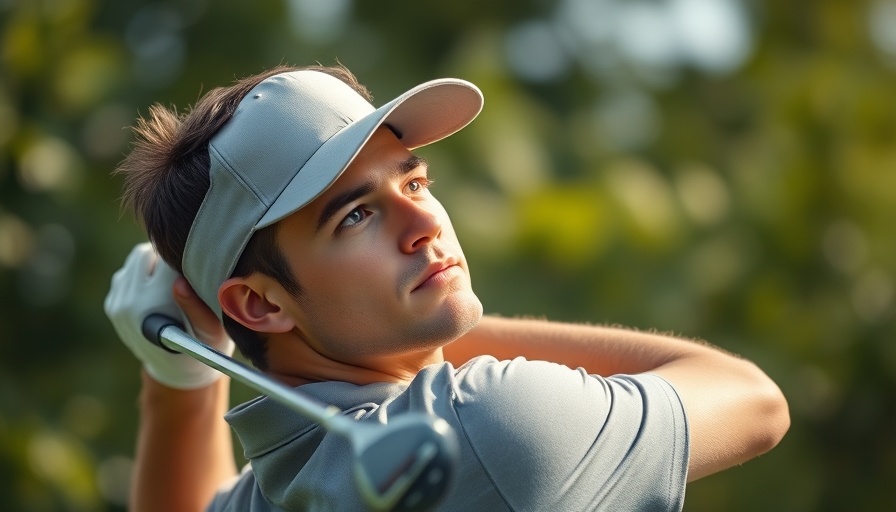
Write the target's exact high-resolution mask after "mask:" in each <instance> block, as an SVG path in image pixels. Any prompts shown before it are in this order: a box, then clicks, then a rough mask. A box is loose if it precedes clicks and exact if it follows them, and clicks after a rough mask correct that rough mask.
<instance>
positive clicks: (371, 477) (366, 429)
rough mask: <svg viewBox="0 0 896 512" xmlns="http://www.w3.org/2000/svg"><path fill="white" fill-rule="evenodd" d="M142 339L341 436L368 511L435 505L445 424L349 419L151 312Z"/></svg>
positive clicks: (449, 451) (446, 469)
mask: <svg viewBox="0 0 896 512" xmlns="http://www.w3.org/2000/svg"><path fill="white" fill-rule="evenodd" d="M142 327H143V335H144V336H145V337H146V338H147V339H148V340H149V341H151V342H152V343H154V344H156V345H158V346H160V347H162V348H163V349H165V350H168V351H169V352H179V353H185V354H188V355H190V356H192V357H193V358H195V359H197V360H198V361H201V362H203V363H205V364H207V365H208V366H210V367H212V368H214V369H216V370H218V371H220V372H222V373H224V374H226V375H229V376H230V377H231V378H233V379H236V380H238V381H240V382H242V383H243V384H246V385H248V386H250V387H252V388H254V389H256V390H258V391H260V392H261V393H263V394H265V395H267V396H269V397H270V398H272V399H274V400H277V401H278V402H281V403H283V404H284V405H286V406H288V407H290V408H291V409H293V410H295V411H296V412H298V413H299V414H301V415H303V416H305V417H306V418H309V419H311V420H314V421H315V422H317V423H319V424H320V425H321V426H323V427H324V428H325V429H327V430H328V431H329V432H333V433H335V434H339V435H341V436H344V437H345V438H347V439H348V440H349V442H350V443H351V445H352V448H353V451H354V462H353V466H354V472H355V478H356V480H357V483H358V489H359V491H360V493H361V497H362V498H363V499H364V501H365V503H367V505H368V506H369V507H370V508H371V509H373V510H394V511H421V510H428V509H430V508H432V507H433V506H435V505H436V504H438V502H439V501H440V500H441V499H442V497H443V496H444V494H445V491H446V490H447V488H448V485H449V483H450V481H451V478H452V477H453V474H454V468H455V463H456V459H457V451H458V447H457V439H456V437H455V434H454V431H453V430H452V429H451V426H450V425H448V423H447V422H445V420H443V419H441V418H435V417H432V416H429V415H426V414H406V415H402V416H398V417H396V419H395V421H390V422H389V423H388V424H385V425H380V424H370V423H364V422H360V421H355V420H353V419H351V418H350V417H348V416H345V415H343V414H340V412H341V411H340V410H339V409H338V408H337V407H335V406H333V405H327V404H324V403H322V402H320V401H318V400H316V399H314V398H312V397H310V396H308V395H304V394H302V393H301V392H299V391H298V390H296V389H294V388H291V387H288V386H286V385H284V384H282V383H280V382H277V381H275V380H273V379H271V378H270V377H267V376H265V375H263V374H261V373H260V372H258V371H256V370H255V369H253V368H251V367H249V366H248V365H245V364H243V363H241V362H239V361H236V360H235V359H233V358H231V357H229V356H227V355H225V354H223V353H221V352H219V351H217V350H215V349H213V348H211V347H209V346H208V345H206V344H204V343H202V342H201V341H199V340H197V339H196V338H194V337H192V336H190V335H189V334H187V333H186V332H185V331H184V330H183V328H182V326H181V325H180V323H178V322H177V321H175V320H173V319H171V318H170V317H167V316H165V315H160V314H153V315H149V316H148V317H146V319H145V320H144V321H143V326H142Z"/></svg>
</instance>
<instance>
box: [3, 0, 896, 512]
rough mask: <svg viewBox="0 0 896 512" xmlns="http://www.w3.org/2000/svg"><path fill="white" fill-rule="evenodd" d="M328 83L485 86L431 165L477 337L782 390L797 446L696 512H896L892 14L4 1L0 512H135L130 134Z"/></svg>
mask: <svg viewBox="0 0 896 512" xmlns="http://www.w3.org/2000/svg"><path fill="white" fill-rule="evenodd" d="M337 59H338V60H339V61H341V62H342V63H344V64H346V65H347V66H348V67H349V68H351V69H352V70H353V71H355V73H356V74H357V75H359V77H360V78H361V80H362V81H363V82H364V83H366V84H367V85H368V86H369V87H370V89H371V90H372V91H373V93H374V95H375V98H376V99H378V100H380V101H379V103H382V102H383V101H385V100H388V99H390V98H392V97H393V96H394V95H395V94H398V93H400V92H402V91H404V90H405V89H406V88H408V87H410V86H412V85H415V84H416V83H419V82H421V81H424V80H426V79H430V78H435V77H439V76H457V77H461V78H465V79H468V80H471V81H473V82H475V83H477V84H478V85H479V86H480V87H481V88H482V89H483V91H484V93H485V96H486V108H485V111H484V112H483V114H482V115H481V116H480V118H479V119H478V120H477V121H476V122H475V123H474V124H473V125H471V126H470V127H469V128H468V129H466V130H464V131H463V132H461V133H459V134H458V135H456V136H454V137H452V138H451V139H450V140H447V141H444V142H442V143H439V144H436V145H434V146H432V147H429V148H425V149H423V150H421V153H422V154H423V155H424V156H426V157H427V158H428V159H429V160H430V161H431V163H432V165H433V168H434V172H433V175H434V177H435V179H436V182H437V184H436V186H435V191H436V193H437V194H438V195H439V197H440V198H441V199H442V200H443V202H444V203H445V205H446V206H447V208H448V210H449V212H451V213H452V214H453V218H454V222H455V224H456V228H457V231H458V233H459V235H460V237H461V240H462V241H463V242H464V246H465V250H466V252H467V256H468V258H469V260H470V262H471V267H472V269H473V278H474V285H475V287H476V289H477V291H478V292H479V294H480V297H481V298H482V299H483V302H484V304H485V306H486V309H487V311H489V312H494V313H501V314H506V315H522V314H524V315H544V316H547V317H549V318H554V319H558V320H570V321H592V322H601V323H620V324H625V325H632V326H636V327H639V328H644V329H650V328H653V329H658V330H661V331H671V332H675V333H681V334H683V335H687V336H693V337H699V338H704V339H707V340H709V341H711V342H713V343H715V344H718V345H720V346H722V347H724V348H726V349H729V350H732V351H734V352H737V353H740V354H743V355H745V356H746V357H748V358H750V359H752V360H754V361H756V362H757V363H758V364H759V365H760V366H761V367H762V368H764V369H765V370H766V371H767V372H768V373H769V374H770V375H771V376H772V377H774V379H775V380H776V381H777V382H779V383H780V385H781V387H782V389H783V390H784V392H785V394H786V395H787V397H788V398H789V402H790V406H791V413H792V420H793V426H792V428H791V431H790V433H789V434H788V435H787V437H786V438H785V440H784V441H783V442H782V444H781V445H780V446H779V447H778V448H777V449H775V450H774V451H772V452H771V453H769V454H767V455H765V456H763V457H761V458H759V459H757V460H754V461H751V462H749V463H747V464H745V465H743V466H741V467H738V468H734V469H731V470H729V471H726V472H724V473H721V474H718V475H715V476H712V477H709V478H707V479H705V480H702V481H699V482H696V483H694V484H692V485H690V486H689V488H688V495H687V501H686V505H685V509H686V510H691V511H703V510H726V511H738V510H743V511H747V510H749V511H753V510H787V511H826V510H830V511H840V510H885V509H890V507H892V506H893V505H894V498H893V492H892V488H891V485H892V483H893V481H894V479H896V438H894V436H893V435H892V434H893V433H894V432H896V396H894V395H896V341H894V334H896V330H894V319H896V317H894V276H896V237H894V236H893V234H892V230H893V227H892V226H893V221H894V219H896V100H894V98H896V95H894V93H893V91H894V90H896V1H894V0H873V1H857V2H840V1H836V0H815V1H809V2H796V3H793V2H771V1H759V2H740V1H738V0H649V1H648V0H628V1H623V0H556V1H553V2H548V1H544V0H522V1H515V2H511V1H508V0H494V1H491V2H472V1H454V2H426V1H417V2H414V1H408V0H396V1H392V2H363V1H353V0H329V1H327V2H322V1H321V2H315V1H314V0H254V1H252V2H245V1H237V0H217V1H216V0H188V1H175V0H167V1H165V0H159V1H154V2H148V1H137V0H104V1H103V0H0V301H2V302H0V305H2V307H0V509H2V510H10V511H19V510H21V511H37V510H40V511H44V510H75V511H82V510H83V511H98V510H123V508H124V506H123V503H124V501H125V496H126V493H127V478H128V471H129V468H130V457H131V456H132V453H133V444H134V440H133V438H134V432H135V425H136V405H135V404H136V399H135V397H136V393H137V390H138V365H137V363H136V362H135V361H134V360H133V358H132V357H131V356H130V354H129V353H128V352H127V351H126V349H125V348H124V347H122V346H120V345H119V344H118V342H117V341H116V339H115V336H114V334H113V332H112V330H111V328H110V326H109V325H108V324H107V322H106V320H105V317H104V316H103V313H102V308H101V304H102V300H103V297H104V296H105V293H106V291H107V287H108V283H109V279H110V276H111V274H112V272H113V271H114V270H115V269H117V268H118V266H119V264H120V263H121V262H122V260H123V258H124V256H125V254H126V253H127V251H128V250H129V248H130V247H131V245H133V244H134V243H135V242H137V241H140V240H141V238H142V234H141V232H140V231H139V229H138V228H137V227H136V225H135V223H134V222H133V219H132V218H131V217H130V215H129V214H128V213H127V212H124V213H122V212H121V210H120V208H119V205H118V203H117V198H118V195H119V190H120V185H121V183H120V180H119V179H117V178H113V177H110V171H111V170H112V169H113V168H114V166H115V165H116V163H117V162H118V161H119V160H120V159H121V158H122V156H123V154H124V153H125V152H126V150H127V144H128V142H129V140H130V139H129V138H130V133H129V132H128V131H127V130H126V129H125V127H126V126H129V125H130V124H131V123H132V122H133V120H134V118H135V117H136V116H137V115H138V114H140V113H145V112H146V111H147V107H148V106H149V105H150V104H151V103H153V102H156V101H158V102H160V103H163V104H173V105H176V106H178V107H180V108H185V107H187V106H188V105H189V104H190V103H192V102H193V101H195V100H196V99H197V98H198V97H199V96H200V95H201V93H202V92H203V91H207V90H208V89H210V88H212V87H215V86H218V85H226V84H228V83H230V82H231V81H232V80H233V79H234V78H237V77H241V76H245V75H248V74H251V73H254V72H258V71H261V70H262V69H265V68H267V67H270V66H273V65H276V64H279V63H290V64H310V63H313V62H315V61H320V62H322V63H325V64H330V63H333V62H335V61H336V60H337ZM234 395H235V396H234V400H238V399H242V398H245V396H246V392H245V391H244V390H239V389H236V390H235V391H234Z"/></svg>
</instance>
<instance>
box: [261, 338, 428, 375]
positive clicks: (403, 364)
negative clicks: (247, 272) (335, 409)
mask: <svg viewBox="0 0 896 512" xmlns="http://www.w3.org/2000/svg"><path fill="white" fill-rule="evenodd" d="M267 355H268V361H269V366H268V370H267V371H266V373H267V374H268V375H270V376H271V377H272V378H274V379H276V380H279V381H280V382H283V383H284V384H287V385H289V386H299V385H301V384H308V383H310V382H325V381H341V382H349V383H351V384H356V385H359V386H363V385H367V384H373V383H377V382H392V383H402V382H410V381H411V380H413V379H414V377H416V376H417V373H418V372H419V371H420V370H421V369H423V368H424V367H425V366H428V365H431V364H437V363H441V362H444V360H445V358H444V356H443V355H442V347H436V348H434V349H427V350H421V351H418V352H410V353H403V354H397V355H388V356H377V357H369V358H363V359H360V360H358V361H352V362H346V361H339V360H336V359H333V358H331V357H328V356H327V355H324V354H322V353H320V352H318V351H317V350H314V349H313V348H312V347H311V346H310V345H308V344H307V343H305V342H304V341H303V340H296V339H294V338H293V339H289V340H275V339H274V338H273V337H272V339H269V340H268V354H267Z"/></svg>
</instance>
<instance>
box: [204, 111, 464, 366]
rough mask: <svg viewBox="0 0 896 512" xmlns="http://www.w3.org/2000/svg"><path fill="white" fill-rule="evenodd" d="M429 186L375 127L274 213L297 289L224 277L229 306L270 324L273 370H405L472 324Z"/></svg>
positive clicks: (459, 269)
mask: <svg viewBox="0 0 896 512" xmlns="http://www.w3.org/2000/svg"><path fill="white" fill-rule="evenodd" d="M428 186H429V179H428V178H427V166H426V164H425V162H423V161H422V160H421V159H419V158H416V157H414V155H412V154H411V152H410V151H408V150H407V149H406V148H405V147H404V146H403V145H402V144H401V143H400V142H399V140H398V139H397V138H396V137H395V135H394V134H393V133H392V132H391V131H390V130H389V129H387V128H380V129H379V130H377V131H376V132H375V133H374V135H373V137H371V139H370V140H369V141H368V142H367V144H366V145H365V146H364V149H363V151H361V153H360V154H359V155H358V156H357V157H356V158H355V160H354V161H353V162H352V164H351V165H350V166H349V167H348V168H347V169H346V171H345V173H343V174H342V176H340V178H339V179H338V180H337V181H336V182H335V183H334V184H333V185H332V186H331V187H330V188H329V189H327V191H325V192H324V193H323V194H322V195H321V196H320V197H318V198H316V199H315V200H314V201H312V202H311V203H310V204H309V205H308V206H306V207H305V208H302V209H301V210H299V211H297V212H295V213H293V214H292V215H290V216H289V217H287V218H285V219H283V220H282V221H280V222H281V224H280V226H279V230H278V242H279V244H280V246H281V250H282V251H283V252H284V254H285V255H286V259H287V261H288V263H289V265H290V266H291V268H292V271H293V273H294V274H295V275H296V278H297V280H298V282H299V283H301V286H302V288H303V294H302V295H301V296H300V297H299V298H296V297H293V296H292V295H291V294H290V293H289V292H288V291H287V290H286V289H285V288H284V287H283V286H282V285H281V284H280V283H279V282H277V281H276V280H274V279H272V278H270V277H268V276H265V275H261V274H253V275H250V276H248V277H240V278H232V279H229V280H228V281H227V282H225V283H224V284H223V285H222V287H221V290H220V293H219V298H220V301H221V304H222V307H223V309H224V310H225V311H226V312H227V314H228V315H230V316H231V317H232V318H234V319H235V320H237V321H239V322H240V323H242V324H243V325H245V326H247V327H249V328H251V329H254V330H256V331H260V332H264V333H267V335H268V338H269V341H268V346H269V352H268V356H269V357H268V360H269V361H270V365H271V366H270V372H271V373H272V374H273V375H275V376H277V377H279V378H280V379H281V380H284V381H286V382H289V383H291V384H299V383H303V382H310V381H320V380H344V381H348V382H353V383H356V384H366V383H370V382H377V381H401V380H406V379H409V378H412V377H413V375H416V373H417V372H418V371H419V370H420V368H422V367H423V366H426V365H427V364H434V363H439V362H442V361H443V357H442V351H441V347H442V346H443V345H445V344H446V343H448V342H450V341H451V340H454V339H457V338H458V337H460V336H461V335H463V334H464V333H466V332H468V331H469V330H470V329H472V328H473V327H474V326H475V325H476V324H477V323H478V322H479V320H480V318H481V316H482V304H481V303H480V302H479V299H478V298H477V297H476V294H475V293H473V289H472V286H471V283H470V273H469V268H468V267H467V262H466V258H465V257H464V254H463V251H462V250H461V247H460V243H459V242H458V240H457V236H456V235H455V233H454V229H453V227H452V226H451V221H450V219H449V218H448V214H447V212H446V211H445V209H444V208H443V207H442V205H441V203H439V202H438V200H436V198H435V197H434V196H433V195H432V194H431V193H430V191H429V188H428ZM347 195H349V196H351V197H353V198H354V199H353V200H351V201H348V202H345V201H340V200H339V198H345V197H346V196H347ZM334 201H335V202H334ZM334 205H336V206H338V208H335V207H334ZM349 319H350V320H349Z"/></svg>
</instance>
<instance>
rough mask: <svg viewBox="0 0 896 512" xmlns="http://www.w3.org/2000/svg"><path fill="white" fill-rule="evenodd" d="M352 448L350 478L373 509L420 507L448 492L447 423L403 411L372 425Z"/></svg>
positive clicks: (451, 455)
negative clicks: (372, 430) (355, 451)
mask: <svg viewBox="0 0 896 512" xmlns="http://www.w3.org/2000/svg"><path fill="white" fill-rule="evenodd" d="M377 429H378V431H379V432H378V433H377V434H376V435H374V436H373V437H372V438H370V439H369V441H368V442H366V443H364V446H360V447H358V452H359V453H358V454H357V456H356V458H355V476H356V478H357V480H358V486H359V489H360V491H361V494H362V497H363V498H364V500H365V501H366V502H367V504H368V505H369V506H370V507H371V508H372V509H374V510H395V511H421V510H428V509H430V508H431V507H433V506H434V505H436V504H437V503H438V502H439V501H440V500H441V499H442V497H443V496H444V494H445V492H446V491H447V490H448V486H449V485H450V483H451V479H452V478H453V476H454V471H455V466H456V462H457V452H458V447H457V438H456V437H455V434H454V431H453V430H452V429H451V427H450V426H449V425H448V423H447V422H446V421H445V420H443V419H441V418H435V417H431V416H427V415H424V414H409V415H405V416H400V417H398V418H396V421H394V422H392V423H389V424H387V425H385V426H383V427H377Z"/></svg>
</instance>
